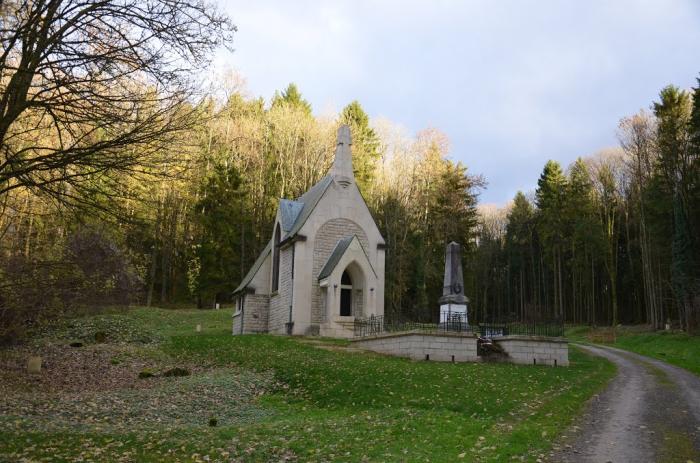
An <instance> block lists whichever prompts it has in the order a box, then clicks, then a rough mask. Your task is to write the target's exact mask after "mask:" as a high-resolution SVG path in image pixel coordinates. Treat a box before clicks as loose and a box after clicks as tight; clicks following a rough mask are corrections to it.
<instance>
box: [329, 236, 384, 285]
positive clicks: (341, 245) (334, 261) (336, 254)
mask: <svg viewBox="0 0 700 463" xmlns="http://www.w3.org/2000/svg"><path fill="white" fill-rule="evenodd" d="M354 239H357V235H350V236H346V237H344V238H341V239H340V240H338V243H337V244H336V245H335V248H334V249H333V252H331V255H330V256H328V260H327V261H326V264H325V265H324V266H323V268H322V269H321V273H319V274H318V281H321V280H323V279H324V278H328V277H329V276H330V275H331V273H333V270H335V267H336V266H337V265H338V262H340V258H341V257H343V254H345V251H347V249H348V247H349V246H350V243H352V240H354ZM358 243H359V240H358ZM360 249H362V252H363V253H364V254H365V257H366V258H367V263H369V268H370V269H372V272H373V273H374V274H375V276H376V274H377V273H376V272H375V271H374V267H372V263H371V262H370V261H369V256H368V255H367V251H365V248H363V247H362V245H360Z"/></svg>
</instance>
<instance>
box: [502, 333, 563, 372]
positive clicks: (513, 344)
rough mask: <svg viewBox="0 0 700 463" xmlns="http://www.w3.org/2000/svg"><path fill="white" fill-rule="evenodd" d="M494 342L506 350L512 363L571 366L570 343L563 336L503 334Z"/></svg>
mask: <svg viewBox="0 0 700 463" xmlns="http://www.w3.org/2000/svg"><path fill="white" fill-rule="evenodd" d="M494 342H495V343H496V344H498V345H499V346H501V347H502V348H503V350H504V351H506V353H507V354H508V361H510V362H511V363H519V364H522V365H526V364H527V365H551V366H561V367H566V366H569V344H568V341H567V340H566V339H563V338H547V337H541V336H501V337H498V338H494Z"/></svg>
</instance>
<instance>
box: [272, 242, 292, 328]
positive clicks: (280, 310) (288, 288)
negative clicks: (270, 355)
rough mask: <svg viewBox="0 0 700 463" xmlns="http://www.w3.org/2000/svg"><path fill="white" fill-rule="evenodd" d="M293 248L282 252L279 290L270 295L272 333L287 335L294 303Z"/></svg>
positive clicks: (290, 247) (289, 247)
mask: <svg viewBox="0 0 700 463" xmlns="http://www.w3.org/2000/svg"><path fill="white" fill-rule="evenodd" d="M293 246H294V245H292V246H288V247H286V248H284V249H281V250H280V279H279V289H278V291H277V292H276V293H273V294H271V295H270V315H269V319H268V323H267V326H268V331H269V332H270V333H285V332H286V326H285V325H286V323H287V322H288V321H289V305H290V304H291V302H292V265H293V263H292V257H293V251H292V248H293Z"/></svg>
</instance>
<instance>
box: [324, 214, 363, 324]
mask: <svg viewBox="0 0 700 463" xmlns="http://www.w3.org/2000/svg"><path fill="white" fill-rule="evenodd" d="M350 235H357V239H358V240H359V241H360V244H361V245H362V248H363V249H364V250H365V252H368V250H369V249H368V248H369V242H368V240H367V234H365V232H364V231H363V230H362V228H361V227H360V226H359V225H357V224H356V223H355V222H353V221H352V220H348V219H332V220H329V221H328V222H326V223H324V224H323V225H322V226H321V228H319V230H318V231H317V232H316V238H315V241H314V261H313V272H312V274H311V280H312V281H311V284H312V288H311V294H312V297H313V299H312V301H311V322H312V323H316V324H320V323H322V322H323V321H325V320H324V319H323V317H324V316H325V307H324V301H323V297H322V294H321V288H320V287H319V286H318V275H319V273H321V269H322V268H323V266H324V265H325V264H326V261H327V260H328V257H329V256H330V255H331V253H332V252H333V249H335V245H336V244H337V243H338V241H340V240H341V239H342V238H344V237H346V236H350ZM356 300H357V299H356ZM360 300H361V298H360ZM357 310H358V307H357V306H355V311H356V312H357ZM359 310H362V305H361V304H360V306H359Z"/></svg>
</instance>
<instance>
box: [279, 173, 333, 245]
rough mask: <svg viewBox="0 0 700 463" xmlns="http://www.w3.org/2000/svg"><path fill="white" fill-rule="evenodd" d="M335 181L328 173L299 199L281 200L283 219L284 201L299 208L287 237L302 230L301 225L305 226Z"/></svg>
mask: <svg viewBox="0 0 700 463" xmlns="http://www.w3.org/2000/svg"><path fill="white" fill-rule="evenodd" d="M331 183H333V177H331V176H330V175H326V176H325V177H323V178H322V179H321V180H319V181H318V183H316V184H315V185H314V186H312V187H311V188H309V191H307V192H306V193H304V194H303V195H301V196H300V197H299V198H298V199H296V200H295V201H290V200H285V199H282V200H280V213H281V215H282V217H283V219H282V220H285V219H284V214H285V212H284V209H283V207H282V203H283V202H285V201H286V202H287V203H296V204H295V205H294V206H293V208H298V211H297V212H296V217H295V219H294V222H293V223H292V225H290V226H289V229H288V230H286V231H287V234H286V235H285V239H287V238H291V237H293V236H294V235H296V234H297V233H299V230H301V227H303V226H304V224H305V223H306V220H307V219H308V218H309V216H310V215H311V213H312V212H313V210H314V209H315V208H316V205H317V204H318V202H319V200H320V199H321V197H322V196H323V193H325V192H326V190H327V189H328V187H329V186H330V184H331ZM286 207H287V208H289V209H292V207H290V206H286ZM282 228H285V224H284V223H283V224H282Z"/></svg>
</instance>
